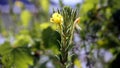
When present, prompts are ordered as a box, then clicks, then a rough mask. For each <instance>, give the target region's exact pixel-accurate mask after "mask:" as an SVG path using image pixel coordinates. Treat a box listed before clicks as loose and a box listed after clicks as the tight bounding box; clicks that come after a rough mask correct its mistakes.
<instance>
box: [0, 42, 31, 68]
mask: <svg viewBox="0 0 120 68" xmlns="http://www.w3.org/2000/svg"><path fill="white" fill-rule="evenodd" d="M0 55H1V56H2V63H3V65H4V66H5V68H11V67H13V68H28V67H29V65H33V58H32V56H31V55H30V50H29V49H28V48H27V47H18V48H17V47H16V48H13V47H12V46H11V45H10V43H5V44H3V45H1V46H0Z"/></svg>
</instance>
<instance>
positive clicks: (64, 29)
mask: <svg viewBox="0 0 120 68" xmlns="http://www.w3.org/2000/svg"><path fill="white" fill-rule="evenodd" d="M79 21H80V18H77V10H76V9H72V8H70V7H68V6H65V7H63V8H62V10H57V11H56V12H54V13H53V15H52V18H50V22H53V23H55V24H57V26H58V32H59V33H60V36H61V40H60V41H58V42H59V45H60V48H59V50H60V54H59V55H58V56H57V58H58V59H59V61H60V63H61V64H62V66H63V67H62V68H67V67H69V64H71V62H72V61H69V60H68V57H69V56H71V55H69V54H68V52H69V51H70V50H71V49H72V48H73V33H74V30H75V27H76V25H77V24H78V22H79Z"/></svg>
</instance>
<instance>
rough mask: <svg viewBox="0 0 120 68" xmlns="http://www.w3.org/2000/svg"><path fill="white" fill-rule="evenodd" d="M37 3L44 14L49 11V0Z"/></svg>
mask: <svg viewBox="0 0 120 68" xmlns="http://www.w3.org/2000/svg"><path fill="white" fill-rule="evenodd" d="M39 3H40V4H41V7H42V9H43V10H44V11H45V12H48V10H49V0H39Z"/></svg>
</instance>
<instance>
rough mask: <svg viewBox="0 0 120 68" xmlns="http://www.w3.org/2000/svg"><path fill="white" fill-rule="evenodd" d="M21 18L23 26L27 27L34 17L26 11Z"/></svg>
mask: <svg viewBox="0 0 120 68" xmlns="http://www.w3.org/2000/svg"><path fill="white" fill-rule="evenodd" d="M20 18H21V21H22V24H23V26H25V27H27V26H28V25H29V22H30V20H31V18H32V15H31V13H30V12H29V11H28V10H24V11H22V13H21V16H20Z"/></svg>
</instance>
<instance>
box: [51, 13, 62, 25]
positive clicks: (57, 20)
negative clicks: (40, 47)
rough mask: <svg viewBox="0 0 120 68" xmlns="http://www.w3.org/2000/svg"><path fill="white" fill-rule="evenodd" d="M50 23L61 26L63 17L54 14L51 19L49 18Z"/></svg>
mask: <svg viewBox="0 0 120 68" xmlns="http://www.w3.org/2000/svg"><path fill="white" fill-rule="evenodd" d="M50 22H53V23H56V24H62V22H63V17H62V15H61V14H59V13H57V12H56V13H54V14H53V15H52V18H50Z"/></svg>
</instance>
